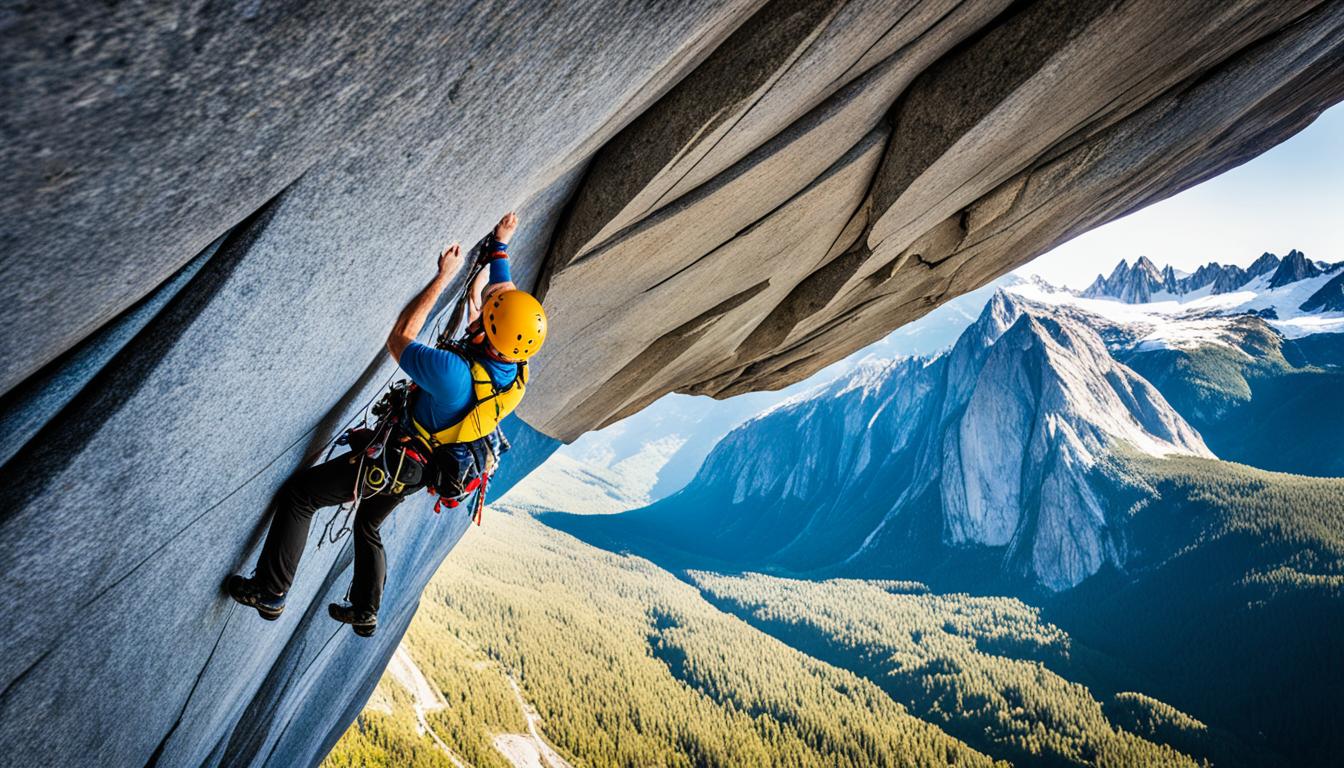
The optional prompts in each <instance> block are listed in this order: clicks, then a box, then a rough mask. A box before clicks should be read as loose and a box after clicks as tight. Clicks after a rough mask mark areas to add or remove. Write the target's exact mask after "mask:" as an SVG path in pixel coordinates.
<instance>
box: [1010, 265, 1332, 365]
mask: <svg viewBox="0 0 1344 768" xmlns="http://www.w3.org/2000/svg"><path fill="white" fill-rule="evenodd" d="M1336 273H1337V271H1336V272H1335V273H1331V272H1324V273H1321V274H1318V275H1316V276H1315V277H1310V278H1306V279H1303V280H1298V281H1296V282H1292V283H1288V284H1286V285H1283V286H1281V287H1278V288H1273V287H1270V284H1269V283H1270V280H1271V279H1272V278H1271V276H1270V275H1260V276H1259V277H1255V278H1252V279H1251V280H1250V281H1249V282H1247V283H1246V284H1245V285H1244V286H1242V287H1241V288H1239V289H1237V290H1235V291H1231V292H1229V293H1219V294H1215V293H1211V292H1210V290H1209V289H1208V288H1207V287H1206V288H1203V289H1199V290H1196V291H1192V292H1190V293H1187V294H1184V295H1180V296H1173V295H1171V294H1163V293H1158V294H1154V295H1153V297H1152V300H1151V301H1148V302H1146V303H1133V304H1131V303H1125V302H1122V301H1119V300H1116V299H1113V298H1089V297H1087V296H1080V295H1076V294H1073V293H1069V292H1067V291H1060V290H1047V289H1045V288H1042V287H1041V286H1040V284H1039V283H1036V282H1024V283H1018V284H1016V285H1013V286H1010V287H1008V288H1006V289H1005V290H1008V291H1011V292H1012V293H1014V294H1016V295H1018V296H1021V297H1022V298H1025V299H1027V300H1029V301H1033V302H1037V303H1040V304H1046V305H1054V306H1059V305H1068V306H1073V307H1077V308H1078V309H1081V310H1084V311H1086V312H1090V313H1092V314H1095V315H1098V316H1100V317H1102V318H1104V319H1106V320H1109V321H1111V322H1112V323H1119V324H1124V325H1128V326H1130V327H1132V328H1135V329H1142V330H1143V333H1142V335H1141V338H1142V340H1143V341H1144V342H1145V343H1148V344H1150V345H1153V346H1159V345H1163V344H1166V345H1169V346H1173V347H1188V346H1189V345H1191V344H1198V343H1225V341H1226V340H1225V339H1224V338H1221V337H1220V334H1219V333H1217V332H1216V330H1215V329H1216V328H1217V327H1218V325H1219V323H1220V322H1221V321H1220V320H1218V318H1226V317H1232V316H1235V315H1241V314H1246V313H1255V314H1258V315H1260V316H1261V317H1264V318H1265V320H1266V322H1268V323H1269V325H1270V326H1271V327H1273V328H1274V329H1275V330H1276V331H1278V332H1279V333H1281V334H1282V335H1283V336H1284V337H1285V338H1288V339H1296V338H1301V337H1303V336H1309V335H1311V334H1314V333H1344V311H1334V312H1316V313H1311V312H1304V311H1303V310H1302V309H1301V307H1302V305H1303V304H1304V303H1306V302H1307V300H1308V299H1309V298H1310V297H1311V296H1312V295H1314V294H1315V293H1317V292H1318V291H1320V290H1321V289H1322V288H1323V287H1324V286H1325V284H1326V283H1327V282H1329V281H1330V280H1331V278H1332V276H1333V274H1336Z"/></svg>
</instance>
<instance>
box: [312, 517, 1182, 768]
mask: <svg viewBox="0 0 1344 768" xmlns="http://www.w3.org/2000/svg"><path fill="white" fill-rule="evenodd" d="M405 647H406V648H407V649H408V650H409V652H410V654H411V656H412V657H414V659H415V660H416V662H417V664H418V665H419V667H420V668H421V669H422V670H423V672H424V674H425V675H426V677H427V678H428V679H429V680H430V681H431V683H432V684H433V685H434V686H435V687H436V688H437V689H438V690H439V691H440V692H441V693H442V696H443V699H444V700H445V702H446V703H447V706H446V707H445V708H443V709H440V710H437V711H433V712H429V713H427V714H426V716H425V717H426V721H427V723H428V724H429V725H430V727H431V728H432V729H433V732H434V734H435V735H437V737H438V738H439V739H440V740H442V741H443V742H444V743H445V744H446V745H448V746H449V748H450V749H451V751H452V754H451V755H450V754H449V752H446V751H445V750H444V749H443V748H441V747H439V746H438V745H437V744H435V742H434V741H433V738H432V737H431V736H429V735H427V734H420V733H418V732H417V728H416V719H415V715H414V713H413V711H412V710H413V706H412V700H411V698H410V695H409V694H408V693H407V692H406V690H405V689H404V688H402V687H401V686H400V685H399V684H398V683H396V682H395V681H393V680H392V679H390V677H385V678H384V680H383V681H382V682H381V683H380V684H379V687H378V690H377V692H376V693H375V695H374V698H373V699H372V700H371V701H370V703H369V706H368V707H367V708H366V709H365V711H364V713H363V714H362V715H361V716H360V717H359V719H358V720H357V721H356V723H355V724H354V725H353V726H352V727H351V729H350V730H349V732H348V733H347V734H346V735H345V737H343V738H342V740H341V741H340V743H338V745H337V747H336V749H335V750H334V751H333V752H332V754H331V756H330V757H329V758H328V760H327V762H326V765H329V766H363V765H412V766H440V765H444V766H447V765H455V764H457V763H454V760H455V759H456V760H460V761H461V762H462V763H465V764H470V765H479V766H505V767H507V766H509V765H511V763H509V762H508V761H507V760H506V759H505V758H504V757H503V755H502V753H501V752H500V751H499V750H497V749H495V748H494V746H493V742H494V739H495V738H496V737H497V736H499V735H500V734H511V733H520V732H523V731H524V729H525V723H524V720H523V716H522V714H521V712H520V709H519V706H518V704H517V702H516V701H514V700H513V697H512V693H511V691H510V688H509V682H508V681H509V678H510V677H512V678H513V679H515V680H516V681H517V682H518V684H519V688H520V691H521V692H522V695H523V696H524V698H525V699H526V701H527V703H528V704H529V705H530V706H534V707H535V708H536V710H537V712H538V713H539V715H540V729H541V731H542V732H543V734H544V737H545V739H546V740H547V741H548V742H550V744H551V745H553V746H554V748H555V749H556V751H557V752H558V753H559V754H560V755H561V756H562V757H563V759H565V760H567V761H569V762H570V763H571V764H572V765H575V766H651V765H655V766H663V765H667V766H742V765H753V766H754V765H761V766H799V765H817V766H823V765H824V766H870V765H875V766H880V765H891V766H896V765H987V764H991V763H993V762H996V761H997V762H1003V763H1013V764H1034V765H1061V766H1063V765H1097V766H1139V765H1153V764H1165V765H1196V764H1199V762H1200V759H1199V758H1198V757H1192V756H1191V752H1190V750H1192V749H1201V750H1204V752H1205V753H1206V754H1207V753H1208V750H1207V748H1206V747H1207V745H1206V744H1204V741H1206V740H1207V731H1208V729H1207V728H1206V727H1205V726H1204V725H1203V724H1202V723H1201V722H1200V721H1199V720H1198V719H1196V718H1195V717H1193V716H1192V715H1189V714H1187V713H1185V712H1182V711H1180V710H1179V709H1177V708H1176V707H1174V706H1172V705H1171V704H1169V703H1164V702H1163V701H1160V700H1158V699H1157V698H1155V697H1154V696H1152V695H1150V694H1149V693H1148V692H1146V691H1145V692H1143V693H1140V692H1138V691H1116V692H1113V693H1108V694H1094V693H1092V692H1091V691H1090V690H1089V688H1088V687H1087V686H1086V685H1084V684H1082V683H1080V682H1078V681H1076V680H1071V679H1069V678H1068V677H1067V674H1068V670H1070V669H1073V668H1076V667H1077V666H1078V665H1076V664H1074V661H1073V656H1074V654H1075V647H1074V644H1073V642H1072V641H1071V639H1070V638H1069V636H1068V635H1067V634H1066V633H1065V632H1064V631H1062V630H1061V629H1060V628H1059V627H1057V626H1054V625H1052V624H1050V623H1049V622H1047V621H1045V620H1043V619H1042V616H1041V612H1040V611H1039V610H1038V609H1036V608H1033V607H1031V606H1029V605H1027V604H1026V603H1023V602H1022V601H1020V600H1018V599H1015V598H1007V597H971V596H968V595H960V594H953V595H938V594H934V593H932V592H930V591H929V590H928V588H927V587H925V586H924V585H923V584H919V583H917V582H899V581H877V580H874V581H866V580H857V579H835V580H828V581H821V582H809V581H802V580H795V579H787V578H780V577H773V576H764V575H758V574H739V575H724V574H715V573H708V572H701V571H696V572H688V573H683V574H673V573H671V572H668V571H666V570H663V569H662V568H660V567H658V566H656V565H654V564H653V563H651V562H649V561H647V560H644V559H642V558H639V557H634V556H630V555H621V554H613V553H610V552H606V551H604V550H601V549H597V548H595V547H592V546H590V545H587V544H585V543H583V542H581V541H579V540H577V539H574V538H572V537H570V536H568V535H567V534H564V533H560V532H558V531H554V530H552V529H550V528H547V527H545V526H544V525H542V524H540V523H538V522H537V521H536V520H534V519H533V518H532V517H531V516H530V515H529V514H527V513H526V512H525V511H521V510H512V511H506V512H504V513H501V514H494V515H492V516H491V517H490V518H489V522H488V523H487V525H485V526H483V527H481V528H479V529H476V528H473V529H472V531H471V532H470V533H469V534H468V536H467V538H465V539H464V540H463V542H462V544H461V545H460V546H459V547H458V548H457V549H456V550H454V552H453V554H452V555H451V556H450V557H449V559H448V560H447V562H446V563H445V565H444V567H443V569H442V570H441V571H440V573H439V574H438V575H437V576H436V578H435V579H434V581H433V582H432V584H431V586H430V588H429V590H428V591H427V592H426V594H425V598H424V600H423V602H422V604H421V609H420V613H419V614H418V615H417V617H416V619H415V621H414V623H413V624H412V626H411V630H410V632H409V633H408V635H407V638H406V640H405ZM1056 670H1061V671H1062V672H1061V671H1056ZM1178 745H1180V746H1178ZM1182 746H1183V747H1184V751H1183V750H1182V748H1181V747H1182Z"/></svg>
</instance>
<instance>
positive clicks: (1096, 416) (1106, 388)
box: [632, 292, 1212, 590]
mask: <svg viewBox="0 0 1344 768" xmlns="http://www.w3.org/2000/svg"><path fill="white" fill-rule="evenodd" d="M1116 450H1123V451H1137V452H1140V453H1145V454H1149V455H1153V456H1166V455H1190V456H1204V457H1209V456H1212V454H1211V453H1210V452H1209V450H1208V449H1207V448H1206V447H1205V445H1204V441H1203V440H1202V439H1201V438H1200V436H1199V434H1198V433H1196V432H1195V430H1194V429H1192V428H1191V427H1190V425H1189V424H1187V423H1186V421H1185V419H1183V418H1182V417H1181V416H1180V415H1179V414H1178V413H1177V412H1176V411H1175V410H1174V409H1173V408H1172V407H1171V406H1170V405H1169V404H1168V403H1167V402H1166V400H1165V399H1164V398H1163V397H1162V395H1161V394H1160V393H1159V392H1158V391H1157V390H1156V389H1155V388H1154V387H1153V386H1152V385H1151V384H1149V383H1148V382H1147V381H1145V380H1144V379H1142V378H1141V377H1139V376H1138V375H1137V374H1135V373H1134V372H1133V371H1132V370H1130V369H1129V368H1127V367H1126V366H1124V365H1122V364H1120V363H1118V362H1116V361H1115V359H1114V358H1112V356H1111V355H1110V353H1109V352H1108V351H1107V348H1106V346H1105V344H1104V342H1103V341H1102V339H1101V337H1100V336H1098V335H1097V333H1096V332H1095V331H1093V330H1091V329H1090V328H1089V327H1088V326H1087V325H1084V324H1082V323H1079V322H1076V321H1074V320H1071V319H1069V318H1068V317H1067V316H1066V315H1065V314H1063V313H1058V312H1054V311H1052V310H1049V309H1047V308H1046V307H1042V306H1038V305H1033V304H1029V303H1024V302H1022V301H1021V300H1018V299H1014V298H1012V297H1011V295H1010V294H1006V293H1003V292H999V293H997V294H995V296H994V298H993V299H992V300H991V301H990V302H989V303H988V304H987V305H986V307H985V309H984V312H983V313H982V314H981V317H980V319H979V320H978V321H977V322H976V323H975V324H974V325H972V326H971V327H970V328H968V329H967V330H966V332H965V333H964V334H962V337H961V339H960V340H958V342H957V344H956V345H955V346H954V347H953V348H952V350H951V351H950V352H948V353H947V354H945V355H942V356H939V357H937V358H935V359H933V360H923V359H918V358H913V359H906V360H899V361H896V362H891V363H874V364H869V365H867V366H866V367H865V368H862V369H860V370H858V371H857V372H856V373H855V374H853V375H851V376H849V377H846V378H844V379H842V380H840V381H837V382H836V383H834V384H831V385H829V386H827V387H825V388H823V389H821V390H819V391H817V392H815V393H812V394H810V395H809V396H807V397H805V398H800V399H798V400H797V401H796V402H793V403H786V404H784V405H781V406H779V407H778V408H776V409H775V410H773V411H771V412H769V413H767V414H764V415H762V416H760V417H758V418H756V419H754V420H753V421H751V422H748V423H747V424H745V425H744V426H742V427H739V428H738V429H737V430H736V431H734V432H733V433H730V434H729V435H728V437H726V438H724V440H723V441H722V442H721V443H720V444H719V445H718V446H717V447H715V449H714V451H713V452H712V453H711V454H710V456H709V458H708V459H706V461H705V465H704V467H703V468H702V470H701V472H700V474H699V475H698V476H697V477H696V479H695V480H694V481H693V482H692V483H691V485H690V486H688V487H687V488H686V490H684V491H683V492H682V493H681V495H679V496H673V497H671V498H669V499H667V500H665V501H664V502H662V503H660V504H659V505H656V506H654V507H651V508H649V509H647V510H645V511H642V512H639V513H635V514H634V517H633V518H632V519H636V520H638V519H640V518H642V519H645V520H647V521H649V522H650V524H651V525H652V527H653V529H654V530H661V529H659V528H658V526H659V525H660V524H662V525H663V528H665V529H677V528H680V529H683V530H687V531H693V533H692V534H690V535H691V536H692V537H694V538H695V539H696V540H698V541H700V542H701V545H699V546H697V545H694V544H691V545H688V544H687V543H686V542H678V545H679V546H689V548H690V549H691V551H708V552H709V553H710V554H716V553H723V554H725V555H726V553H728V552H737V553H740V554H741V555H742V557H744V558H745V560H742V559H738V560H734V561H733V562H736V563H747V564H749V563H752V562H761V563H779V564H784V565H786V566H787V567H790V568H795V569H802V570H808V569H815V568H835V567H840V568H850V569H858V572H863V573H877V572H881V569H882V568H883V567H884V564H892V563H903V562H905V561H906V560H908V558H909V557H910V551H909V550H910V548H911V546H917V547H927V548H929V549H930V550H937V549H941V548H944V547H947V548H959V547H967V546H974V547H982V548H987V549H990V550H994V551H997V552H998V553H999V556H1000V558H1001V567H1002V568H1003V569H1005V570H1007V571H1009V572H1012V573H1015V574H1017V575H1020V576H1022V577H1025V579H1026V581H1027V582H1028V583H1030V584H1038V585H1041V586H1044V587H1046V588H1048V589H1052V590H1059V589H1066V588H1068V587H1073V586H1076V585H1077V584H1078V583H1080V582H1081V581H1082V580H1083V579H1085V578H1087V577H1088V576H1090V575H1092V574H1094V573H1096V572H1097V571H1098V570H1099V569H1100V568H1101V567H1102V566H1103V565H1106V564H1111V565H1115V566H1121V567H1122V566H1123V565H1124V562H1125V553H1124V532H1123V523H1122V522H1120V521H1119V519H1120V518H1121V517H1122V514H1121V512H1122V510H1118V509H1113V506H1114V505H1113V504H1112V503H1111V501H1110V500H1109V499H1107V498H1106V497H1105V495H1104V494H1103V493H1102V492H1100V491H1099V490H1098V488H1099V484H1097V483H1095V482H1094V478H1093V477H1092V472H1093V471H1094V470H1095V469H1097V466H1098V464H1099V462H1101V461H1103V460H1104V459H1106V458H1107V457H1108V456H1109V455H1110V454H1111V453H1112V452H1114V451H1116ZM921 532H923V533H921ZM653 535H656V534H653ZM753 558H754V559H753Z"/></svg>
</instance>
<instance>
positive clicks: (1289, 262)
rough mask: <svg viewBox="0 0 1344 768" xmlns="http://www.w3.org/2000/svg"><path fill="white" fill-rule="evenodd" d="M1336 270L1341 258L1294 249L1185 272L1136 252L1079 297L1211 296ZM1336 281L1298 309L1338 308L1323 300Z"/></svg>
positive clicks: (1139, 300)
mask: <svg viewBox="0 0 1344 768" xmlns="http://www.w3.org/2000/svg"><path fill="white" fill-rule="evenodd" d="M1341 268H1344V261H1341V262H1335V263H1333V264H1332V263H1329V262H1324V261H1312V260H1311V259H1308V258H1307V256H1306V254H1304V253H1302V252H1301V251H1299V250H1297V249H1293V250H1291V251H1289V252H1288V255H1287V256H1284V257H1283V258H1279V256H1278V255H1276V254H1273V253H1270V252H1268V251H1266V252H1265V253H1263V254H1261V255H1260V257H1259V258H1257V259H1256V260H1255V261H1253V262H1251V264H1250V265H1249V266H1247V267H1239V266H1236V265H1233V264H1229V265H1223V264H1219V263H1218V262H1216V261H1212V262H1209V263H1207V264H1204V265H1203V266H1201V267H1199V269H1196V270H1195V271H1194V272H1193V273H1189V274H1185V273H1180V272H1177V270H1176V269H1175V268H1174V267H1172V266H1171V265H1167V266H1164V267H1162V268H1160V269H1159V268H1158V266H1157V265H1156V264H1154V263H1153V262H1152V261H1151V260H1150V259H1149V258H1148V257H1147V256H1140V257H1139V258H1138V259H1136V260H1135V261H1134V264H1133V265H1130V264H1129V263H1128V261H1125V260H1121V261H1120V263H1119V264H1117V265H1116V266H1115V269H1113V270H1111V274H1110V276H1105V275H1097V279H1096V280H1094V281H1093V282H1092V284H1091V285H1089V286H1088V287H1087V288H1086V289H1085V290H1083V291H1082V292H1081V293H1080V294H1079V295H1081V296H1082V297H1084V298H1090V299H1104V298H1112V299H1119V300H1120V301H1123V302H1126V303H1128V304H1146V303H1149V302H1153V301H1161V300H1164V299H1177V300H1181V299H1184V298H1186V297H1190V296H1191V295H1204V296H1213V295H1219V294H1227V293H1232V292H1233V291H1238V290H1242V289H1249V290H1255V289H1256V288H1261V289H1265V288H1267V289H1275V288H1282V287H1284V286H1286V285H1290V284H1292V283H1296V282H1299V281H1302V280H1311V279H1312V278H1316V277H1320V276H1321V275H1332V274H1336V273H1339V275H1340V276H1341V277H1344V272H1339V270H1340V269H1341ZM1261 277H1263V278H1264V280H1262V281H1260V283H1259V284H1257V285H1251V283H1252V281H1254V280H1256V278H1261ZM1342 284H1344V283H1335V284H1334V285H1333V286H1332V287H1331V288H1330V290H1326V288H1325V287H1324V286H1322V288H1321V291H1318V292H1316V293H1314V294H1313V295H1312V296H1311V297H1310V298H1308V299H1307V300H1306V301H1305V302H1303V303H1302V304H1300V305H1298V306H1297V307H1296V309H1298V310H1299V311H1302V312H1314V311H1318V310H1326V311H1331V310H1332V309H1333V310H1336V311H1337V310H1339V309H1340V306H1341V305H1340V303H1339V302H1334V303H1333V304H1332V303H1331V302H1330V301H1329V299H1330V298H1331V297H1334V296H1337V295H1338V294H1339V293H1340V291H1341V285H1342Z"/></svg>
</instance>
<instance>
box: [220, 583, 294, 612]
mask: <svg viewBox="0 0 1344 768" xmlns="http://www.w3.org/2000/svg"><path fill="white" fill-rule="evenodd" d="M225 588H226V589H227V590H228V591H229V597H232V598H233V599H234V600H235V601H237V602H239V603H242V604H243V605H246V606H247V607H249V608H256V609H257V614H258V615H260V616H261V618H263V619H265V620H267V621H275V620H276V619H278V618H280V614H281V613H282V612H284V610H285V598H284V597H283V596H282V597H277V596H275V595H272V594H271V593H270V592H267V591H266V590H265V589H262V587H261V585H260V584H258V583H257V580H256V579H249V578H246V577H244V576H239V575H238V574H236V573H235V574H234V575H232V576H230V577H229V580H228V581H227V582H225Z"/></svg>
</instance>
